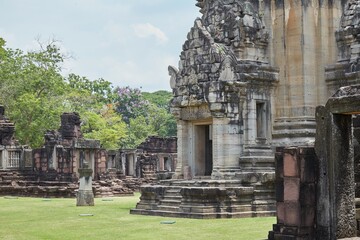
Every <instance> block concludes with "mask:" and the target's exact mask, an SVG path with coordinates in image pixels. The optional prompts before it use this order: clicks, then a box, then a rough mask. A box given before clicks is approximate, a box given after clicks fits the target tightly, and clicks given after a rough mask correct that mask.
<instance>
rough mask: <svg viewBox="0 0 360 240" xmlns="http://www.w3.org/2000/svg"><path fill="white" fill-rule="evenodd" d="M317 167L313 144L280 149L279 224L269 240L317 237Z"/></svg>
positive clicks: (277, 191) (278, 177)
mask: <svg viewBox="0 0 360 240" xmlns="http://www.w3.org/2000/svg"><path fill="white" fill-rule="evenodd" d="M317 166H318V160H317V158H316V155H315V150H314V148H313V147H299V148H295V147H294V148H287V149H282V148H278V149H277V153H276V201H277V204H276V205H277V206H276V207H277V223H276V224H275V225H274V226H273V231H271V232H269V240H275V239H315V216H316V182H317V168H318V167H317ZM321 239H325V238H321Z"/></svg>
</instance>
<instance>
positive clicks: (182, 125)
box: [173, 120, 190, 179]
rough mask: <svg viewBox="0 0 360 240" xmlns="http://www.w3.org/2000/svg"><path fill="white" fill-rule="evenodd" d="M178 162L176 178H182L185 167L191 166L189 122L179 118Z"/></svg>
mask: <svg viewBox="0 0 360 240" xmlns="http://www.w3.org/2000/svg"><path fill="white" fill-rule="evenodd" d="M177 139H178V140H177V141H178V143H177V145H178V146H177V156H178V159H177V163H176V169H175V174H174V176H173V178H174V179H181V178H183V177H184V173H183V171H184V167H189V165H188V164H189V163H188V162H189V160H188V157H189V151H190V144H189V142H190V141H189V123H188V122H187V121H182V120H178V121H177Z"/></svg>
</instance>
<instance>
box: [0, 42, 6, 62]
mask: <svg viewBox="0 0 360 240" xmlns="http://www.w3.org/2000/svg"><path fill="white" fill-rule="evenodd" d="M5 44H6V42H5V40H4V39H3V38H1V37H0V62H1V60H2V59H3V58H4V57H5V55H6V50H5V48H4V47H5Z"/></svg>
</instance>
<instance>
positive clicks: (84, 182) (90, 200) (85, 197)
mask: <svg viewBox="0 0 360 240" xmlns="http://www.w3.org/2000/svg"><path fill="white" fill-rule="evenodd" d="M92 173H93V170H92V169H90V168H80V169H79V174H80V186H79V191H78V193H77V197H76V206H94V193H93V190H92V177H91V175H92Z"/></svg>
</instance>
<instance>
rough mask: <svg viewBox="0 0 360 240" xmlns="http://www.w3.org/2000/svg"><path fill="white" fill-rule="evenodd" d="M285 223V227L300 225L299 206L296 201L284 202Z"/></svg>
mask: <svg viewBox="0 0 360 240" xmlns="http://www.w3.org/2000/svg"><path fill="white" fill-rule="evenodd" d="M284 204H285V222H284V224H285V225H287V226H300V225H301V214H300V204H299V203H298V202H296V201H294V202H285V203H284Z"/></svg>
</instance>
